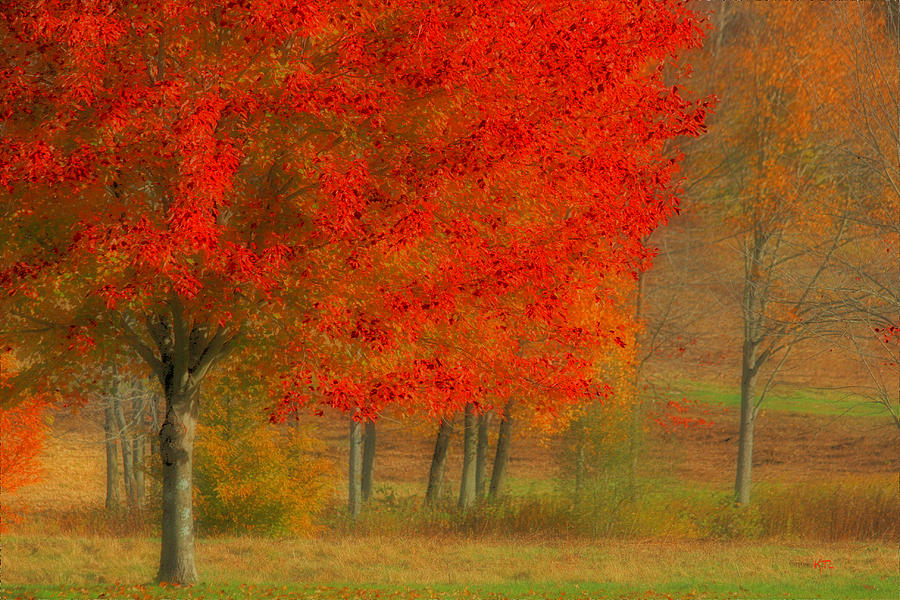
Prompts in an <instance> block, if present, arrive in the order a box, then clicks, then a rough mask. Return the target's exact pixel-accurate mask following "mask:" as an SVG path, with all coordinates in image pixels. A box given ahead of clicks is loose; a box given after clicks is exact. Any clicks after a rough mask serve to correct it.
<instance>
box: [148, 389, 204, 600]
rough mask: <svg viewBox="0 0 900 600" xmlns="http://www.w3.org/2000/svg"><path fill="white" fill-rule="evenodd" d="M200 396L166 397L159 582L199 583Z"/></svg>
mask: <svg viewBox="0 0 900 600" xmlns="http://www.w3.org/2000/svg"><path fill="white" fill-rule="evenodd" d="M197 395H198V394H196V393H195V394H193V397H184V396H183V395H181V394H177V393H168V394H166V416H165V420H164V421H163V425H162V428H161V429H160V431H159V448H160V454H161V458H162V486H163V494H162V496H163V497H162V550H161V553H160V561H159V572H158V574H157V580H158V581H160V582H167V583H179V584H185V585H191V584H194V583H196V582H197V568H196V566H195V561H194V535H195V530H194V504H193V498H192V495H193V483H194V469H193V466H194V435H195V433H196V429H197V412H198V404H199V402H198V398H197Z"/></svg>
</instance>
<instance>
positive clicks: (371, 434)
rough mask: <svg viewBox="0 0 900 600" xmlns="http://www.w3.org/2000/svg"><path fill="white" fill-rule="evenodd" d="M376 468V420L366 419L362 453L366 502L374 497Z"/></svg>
mask: <svg viewBox="0 0 900 600" xmlns="http://www.w3.org/2000/svg"><path fill="white" fill-rule="evenodd" d="M374 469H375V422H374V421H366V431H365V435H364V436H363V455H362V501H363V502H366V501H368V500H369V498H371V497H372V477H373V475H374V473H373V471H374Z"/></svg>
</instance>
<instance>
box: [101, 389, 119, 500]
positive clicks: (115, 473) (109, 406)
mask: <svg viewBox="0 0 900 600" xmlns="http://www.w3.org/2000/svg"><path fill="white" fill-rule="evenodd" d="M113 399H114V397H113V396H109V397H107V398H106V406H105V407H104V416H105V418H104V420H103V433H104V435H105V438H106V508H107V510H116V509H118V508H119V504H120V502H121V500H120V497H119V458H118V454H117V450H118V444H117V443H116V440H117V439H118V438H119V435H118V431H119V428H118V427H117V426H116V410H115V407H114V406H113Z"/></svg>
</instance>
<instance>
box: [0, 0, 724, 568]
mask: <svg viewBox="0 0 900 600" xmlns="http://www.w3.org/2000/svg"><path fill="white" fill-rule="evenodd" d="M0 38H2V39H3V41H4V42H5V43H4V44H2V45H0V55H2V57H3V64H4V66H3V68H2V70H0V80H2V81H3V82H4V85H3V87H2V91H0V116H2V118H3V120H4V139H3V143H2V145H0V188H2V189H3V195H2V196H0V202H2V204H0V210H2V211H3V214H4V219H3V220H2V221H0V227H2V230H0V236H2V238H3V239H4V241H5V243H4V245H3V248H2V249H0V289H2V290H3V291H4V297H3V299H2V303H3V308H4V309H10V311H11V310H12V309H14V314H15V319H14V324H15V325H17V326H21V327H22V329H28V330H29V331H30V332H32V333H34V334H35V335H36V336H38V337H40V338H41V339H43V340H44V346H43V348H44V349H45V351H47V352H49V351H50V350H51V349H53V348H55V349H56V350H58V351H59V354H60V355H61V356H62V357H64V358H67V359H70V360H76V361H77V360H79V356H80V354H81V352H82V351H84V350H86V349H89V348H90V347H91V346H92V345H93V344H95V343H97V340H100V339H104V338H105V339H117V340H124V342H125V343H127V344H128V345H129V346H130V347H131V349H132V350H133V351H135V352H137V353H138V354H139V355H140V356H141V358H142V359H143V360H144V362H145V363H146V364H147V365H148V367H149V368H150V369H151V370H152V371H153V372H154V374H155V375H156V376H157V378H158V379H159V381H160V383H161V384H162V387H163V391H164V394H165V398H166V402H167V407H168V408H167V410H166V413H165V414H166V421H165V422H164V424H163V432H164V435H163V438H164V444H163V445H164V448H163V455H164V457H165V456H173V457H174V456H180V457H183V459H184V460H182V461H180V462H179V461H168V462H167V460H165V459H164V463H165V464H166V465H167V466H170V467H171V469H172V472H171V476H170V477H169V478H168V479H166V481H170V482H172V483H170V484H169V485H172V486H174V485H175V483H174V482H176V481H182V482H188V481H189V477H190V474H189V473H190V460H189V459H190V455H191V451H192V444H193V427H194V423H195V420H196V415H197V414H198V403H199V400H198V398H199V396H198V394H199V389H200V384H201V382H202V381H203V380H204V378H205V377H207V375H208V374H209V373H210V372H212V371H214V369H215V367H216V365H218V364H220V363H221V362H222V361H225V360H227V359H228V357H229V356H230V355H231V354H232V353H233V352H234V351H235V350H236V349H241V350H242V351H243V350H247V349H251V350H254V349H255V350H257V351H258V352H270V351H271V350H272V349H278V350H277V351H275V352H273V353H272V354H266V355H262V356H257V357H255V358H252V359H249V360H250V362H260V361H262V362H265V363H267V365H268V366H269V368H270V369H272V370H277V371H278V372H279V373H280V374H281V376H282V377H281V378H280V387H279V388H277V389H275V390H273V400H274V404H275V406H274V416H275V418H276V419H279V418H284V417H287V416H289V415H290V414H291V413H293V412H295V411H296V410H298V409H299V408H301V407H304V406H310V405H311V406H314V407H316V409H317V410H318V409H320V407H322V406H331V407H336V408H338V409H340V410H343V411H347V412H350V413H352V414H354V415H355V416H356V417H357V418H376V417H377V416H378V414H379V413H380V412H381V411H382V410H383V409H384V408H385V407H387V406H390V405H395V406H399V407H401V408H402V409H405V410H410V411H416V412H419V411H424V412H426V413H428V414H446V413H452V412H454V411H457V410H459V409H460V408H461V407H462V406H463V405H464V404H466V403H470V402H472V401H473V400H474V401H480V402H484V403H485V404H489V403H492V402H496V401H497V400H503V399H506V398H511V397H516V398H522V399H529V400H531V402H530V405H531V406H533V407H534V409H535V410H536V411H537V412H542V413H547V414H552V413H554V412H555V411H556V410H557V409H558V407H560V406H563V405H566V404H572V403H578V402H581V401H586V400H596V399H598V398H602V397H603V396H604V395H605V394H607V393H608V390H609V383H608V382H605V381H603V380H602V378H600V377H598V374H597V371H596V369H595V364H594V359H595V357H596V356H597V354H598V352H602V351H603V349H604V348H611V347H613V346H617V345H618V346H621V345H622V344H624V343H625V342H624V339H625V338H624V337H623V333H622V328H627V327H628V325H629V322H630V316H629V315H630V314H631V313H630V311H628V312H626V313H625V314H622V313H621V312H620V311H619V309H618V307H617V302H616V298H617V294H618V292H617V290H616V289H615V287H614V286H615V285H616V282H617V281H618V280H620V279H621V278H623V277H633V276H634V275H635V274H636V273H637V272H639V271H640V270H642V269H645V268H647V267H648V266H649V262H650V259H651V257H652V251H651V250H650V249H648V248H646V247H645V246H644V244H643V242H642V240H644V239H645V238H646V236H647V234H648V233H649V232H651V231H652V230H653V229H654V228H656V227H658V226H659V225H660V224H662V223H663V222H664V221H665V220H666V218H667V217H668V216H670V215H672V214H673V213H674V212H675V211H677V206H678V198H677V169H678V157H677V156H674V157H673V156H671V155H670V153H669V152H667V148H668V147H667V144H669V143H670V142H671V141H672V140H674V139H676V138H678V137H680V136H685V135H696V134H698V133H699V132H700V131H701V130H702V127H703V120H704V117H705V112H706V106H707V103H706V102H703V101H701V102H697V101H693V100H691V99H689V98H688V95H686V94H684V93H683V92H682V90H681V89H680V88H679V87H678V85H672V81H673V80H674V81H680V80H681V79H683V77H684V75H685V72H684V70H683V69H682V68H681V66H680V65H679V64H678V62H677V55H678V53H679V52H680V51H682V50H683V49H685V48H689V47H692V46H696V45H698V44H699V42H700V40H701V38H702V30H701V27H700V24H699V21H698V19H697V17H696V16H695V15H694V14H693V13H692V12H691V11H690V10H689V9H688V8H687V7H686V6H685V4H683V3H681V2H676V1H669V2H622V3H618V2H617V3H590V2H575V3H573V2H569V1H562V0H540V1H539V2H536V3H531V4H528V5H524V4H521V3H519V2H515V1H509V2H499V3H498V2H496V1H490V2H487V1H481V0H479V1H475V2H470V1H466V2H459V1H456V0H440V1H437V2H434V1H427V2H426V1H421V0H373V1H369V0H321V1H318V2H315V3H312V2H309V3H299V2H268V3H256V2H234V3H226V4H222V3H220V2H209V1H200V2H197V1H193V0H192V1H183V0H179V1H175V2H158V1H149V0H145V1H141V2H133V3H127V4H120V3H113V2H91V3H88V2H83V3H82V2H74V3H72V2H62V1H53V2H35V1H31V0H17V1H15V2H12V3H7V5H6V6H5V7H4V11H3V15H2V17H0ZM664 72H665V73H666V76H665V78H664V76H663V74H664ZM61 207H65V210H61ZM38 325H39V326H38ZM170 463H171V464H170ZM176 471H177V474H176ZM182 488H184V486H182ZM182 488H177V489H182ZM176 496H177V499H175V498H176ZM165 497H167V496H166V495H165V494H164V498H165ZM168 497H171V498H173V500H172V502H173V504H172V505H171V506H167V507H166V508H165V509H164V514H166V515H169V518H170V519H179V518H181V515H187V516H186V517H185V518H188V517H189V516H190V510H189V508H190V507H189V506H187V505H186V504H188V503H189V498H187V499H186V495H184V494H182V495H178V494H176V493H175V489H174V488H173V490H172V494H170V496H168ZM176 504H178V506H177V507H176ZM166 522H167V521H166V519H165V518H164V528H163V540H164V541H163V545H164V546H166V545H167V544H168V543H169V542H171V546H172V547H175V546H176V545H177V544H176V542H175V540H176V538H178V536H179V535H181V534H180V533H179V532H182V531H189V528H187V527H176V526H175V525H172V524H171V523H169V525H166V524H165V523H166ZM172 523H174V521H172ZM179 547H182V548H187V547H189V544H187V543H184V544H182V545H181V546H179ZM164 558H165V552H164ZM164 563H165V564H164V566H163V568H161V571H160V578H162V579H167V580H175V581H193V580H194V579H195V577H196V575H195V574H194V569H193V565H192V554H190V553H185V554H184V560H183V561H182V560H181V559H180V558H179V559H178V560H174V561H169V562H165V561H164ZM176 563H177V564H176ZM176 571H177V572H176Z"/></svg>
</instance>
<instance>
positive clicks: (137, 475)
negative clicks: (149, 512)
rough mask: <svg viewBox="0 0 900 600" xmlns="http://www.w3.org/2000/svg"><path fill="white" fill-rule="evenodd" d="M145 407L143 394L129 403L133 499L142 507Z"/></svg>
mask: <svg viewBox="0 0 900 600" xmlns="http://www.w3.org/2000/svg"><path fill="white" fill-rule="evenodd" d="M146 408H147V406H146V398H145V397H144V396H143V394H141V395H140V397H137V396H135V398H134V399H133V400H132V404H131V409H132V419H133V421H132V422H133V423H134V437H133V438H132V447H131V448H132V455H133V460H132V462H133V465H132V467H133V469H134V500H135V505H136V506H137V507H138V508H143V507H144V500H145V496H146V482H145V477H144V471H145V469H146V467H147V466H146V465H145V464H144V457H145V454H146V448H147V432H146V424H145V423H144V415H145V413H146Z"/></svg>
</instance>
